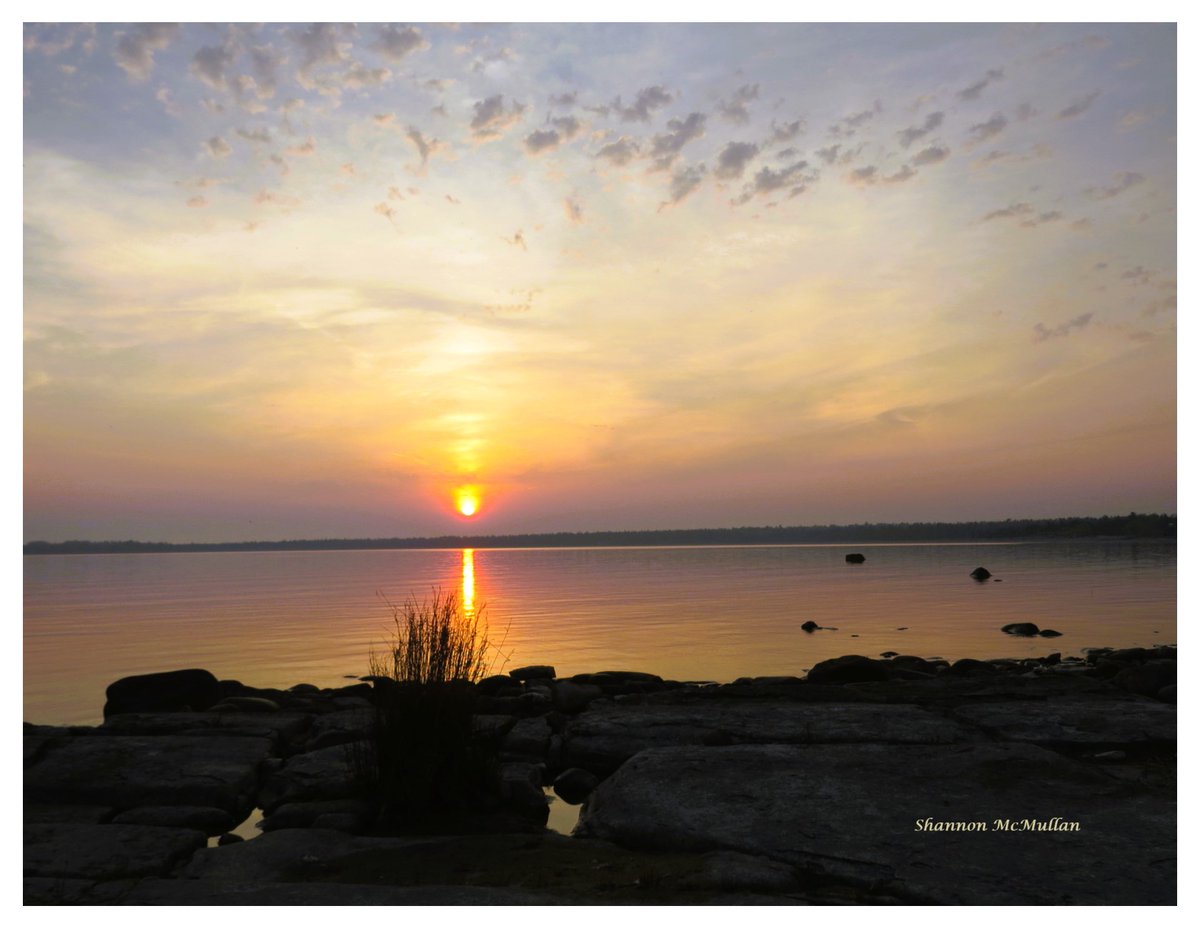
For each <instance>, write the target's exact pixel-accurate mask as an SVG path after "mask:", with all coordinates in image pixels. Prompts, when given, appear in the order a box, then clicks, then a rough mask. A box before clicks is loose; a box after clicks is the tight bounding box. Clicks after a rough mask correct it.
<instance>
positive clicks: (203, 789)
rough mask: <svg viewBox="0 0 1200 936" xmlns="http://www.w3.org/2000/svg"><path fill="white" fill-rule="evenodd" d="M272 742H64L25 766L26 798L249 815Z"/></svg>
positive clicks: (206, 738) (102, 738)
mask: <svg viewBox="0 0 1200 936" xmlns="http://www.w3.org/2000/svg"><path fill="white" fill-rule="evenodd" d="M270 751H271V742H270V741H269V740H268V739H266V738H259V737H231V736H228V735H197V736H182V737H172V736H156V735H151V736H122V735H101V734H89V735H81V736H78V737H72V738H64V739H61V740H60V741H58V742H57V743H56V744H54V745H52V746H50V747H48V748H47V749H45V750H44V751H43V752H42V755H41V757H40V758H39V759H38V760H37V761H36V762H35V763H33V764H30V765H29V766H27V767H26V768H25V799H26V801H27V802H36V803H93V804H98V805H107V806H117V807H121V808H122V809H133V808H134V807H136V806H215V807H217V808H218V809H224V810H225V811H226V812H229V813H231V814H232V815H234V816H243V815H245V814H246V813H248V812H249V811H250V808H251V806H252V805H253V799H254V793H255V789H256V788H257V786H258V771H259V765H260V764H261V763H262V762H263V761H264V760H265V759H266V758H267V756H268V755H269V754H270Z"/></svg>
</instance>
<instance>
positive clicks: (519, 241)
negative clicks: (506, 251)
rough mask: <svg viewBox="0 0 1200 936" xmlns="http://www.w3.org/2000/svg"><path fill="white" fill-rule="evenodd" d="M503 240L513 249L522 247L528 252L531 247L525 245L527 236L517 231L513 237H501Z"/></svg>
mask: <svg viewBox="0 0 1200 936" xmlns="http://www.w3.org/2000/svg"><path fill="white" fill-rule="evenodd" d="M500 239H501V240H503V241H504V243H506V244H511V245H512V246H513V247H520V248H521V249H522V250H525V251H528V250H529V246H528V245H527V244H526V243H525V235H524V234H522V233H521V232H520V231H517V233H516V234H514V235H513V236H512V237H503V236H502V237H501V238H500Z"/></svg>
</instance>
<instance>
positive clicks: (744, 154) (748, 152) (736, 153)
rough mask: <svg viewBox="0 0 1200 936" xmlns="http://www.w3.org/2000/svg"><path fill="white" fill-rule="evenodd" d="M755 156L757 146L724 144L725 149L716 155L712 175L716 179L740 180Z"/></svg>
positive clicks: (750, 144)
mask: <svg viewBox="0 0 1200 936" xmlns="http://www.w3.org/2000/svg"><path fill="white" fill-rule="evenodd" d="M757 155H758V146H757V144H754V143H732V142H731V143H726V144H725V148H724V149H722V150H721V152H720V153H718V154H717V167H716V168H715V169H714V170H713V175H715V176H716V177H717V178H718V179H740V178H741V177H742V173H743V172H745V171H746V166H747V165H748V164H749V163H750V161H751V160H752V159H754V157H755V156H757Z"/></svg>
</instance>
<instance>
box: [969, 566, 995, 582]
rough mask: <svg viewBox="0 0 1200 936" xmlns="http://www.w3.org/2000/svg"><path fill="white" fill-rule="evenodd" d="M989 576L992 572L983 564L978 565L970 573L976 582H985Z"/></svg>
mask: <svg viewBox="0 0 1200 936" xmlns="http://www.w3.org/2000/svg"><path fill="white" fill-rule="evenodd" d="M991 577H992V573H991V572H989V571H988V570H987V569H985V568H984V567H983V566H979V567H978V568H976V569H975V570H974V571H973V572H972V573H971V578H973V579H975V581H977V582H986V581H987V580H988V579H990V578H991Z"/></svg>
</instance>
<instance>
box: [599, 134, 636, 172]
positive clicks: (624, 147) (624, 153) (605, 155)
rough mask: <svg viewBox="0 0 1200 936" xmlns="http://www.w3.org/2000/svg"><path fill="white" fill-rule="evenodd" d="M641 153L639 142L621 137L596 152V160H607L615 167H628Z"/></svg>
mask: <svg viewBox="0 0 1200 936" xmlns="http://www.w3.org/2000/svg"><path fill="white" fill-rule="evenodd" d="M638 153H639V148H638V142H637V140H635V139H633V138H632V137H625V136H623V137H621V138H620V139H617V140H614V141H613V142H612V143H607V144H605V145H604V146H602V147H600V149H599V150H597V151H596V159H605V160H608V162H610V163H612V164H613V165H614V166H627V165H628V164H629V163H630V162H631V161H632V160H633V159H634V158H635V157H636V156H637V155H638Z"/></svg>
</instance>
